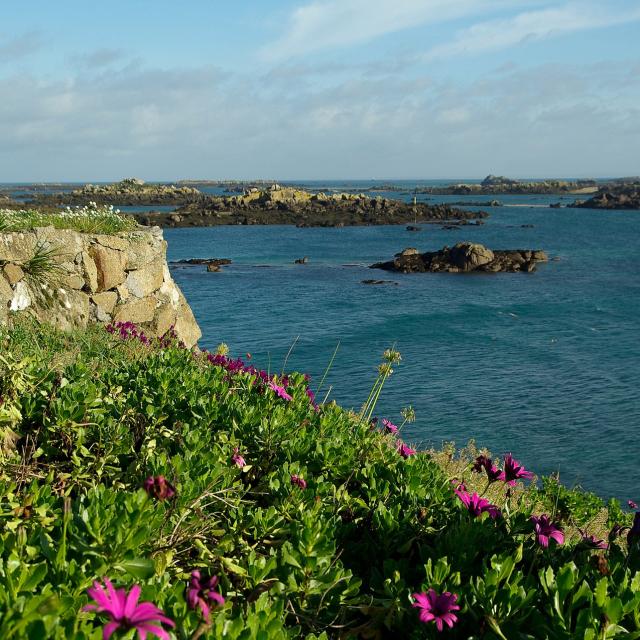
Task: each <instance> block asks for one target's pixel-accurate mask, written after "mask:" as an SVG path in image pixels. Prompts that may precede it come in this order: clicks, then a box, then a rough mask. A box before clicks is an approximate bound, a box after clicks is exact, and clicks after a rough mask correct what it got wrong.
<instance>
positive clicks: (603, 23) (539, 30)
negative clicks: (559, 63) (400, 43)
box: [424, 1, 640, 60]
mask: <svg viewBox="0 0 640 640" xmlns="http://www.w3.org/2000/svg"><path fill="white" fill-rule="evenodd" d="M636 20H640V7H639V6H638V4H637V3H635V6H629V5H628V4H626V6H621V4H620V3H619V2H615V1H614V2H607V3H604V2H603V3H601V4H597V5H596V4H593V3H590V2H570V3H568V4H565V5H563V6H560V7H552V8H547V9H541V10H537V11H528V12H523V13H520V14H518V15H516V16H514V17H512V18H504V19H497V20H490V21H487V22H482V23H479V24H475V25H473V26H471V27H469V28H467V29H463V30H461V31H459V32H458V33H457V35H456V37H455V39H454V40H453V41H452V42H448V43H445V44H442V45H439V46H436V47H433V48H432V49H431V50H430V51H428V52H427V53H426V55H425V56H424V59H426V60H433V59H436V58H449V57H452V56H457V55H464V54H476V53H483V52H485V51H492V50H498V49H505V48H507V47H511V46H514V45H517V44H520V43H523V42H529V41H532V40H542V39H545V38H551V37H556V36H560V35H563V34H566V33H571V32H575V31H583V30H586V29H597V28H602V27H611V26H615V25H618V24H624V23H627V22H633V21H636Z"/></svg>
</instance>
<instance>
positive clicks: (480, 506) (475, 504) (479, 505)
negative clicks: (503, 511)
mask: <svg viewBox="0 0 640 640" xmlns="http://www.w3.org/2000/svg"><path fill="white" fill-rule="evenodd" d="M453 491H454V493H455V494H456V495H457V496H458V498H460V500H461V502H462V504H463V505H464V506H465V507H466V508H467V509H468V511H469V513H470V514H471V515H472V516H474V517H476V518H477V517H478V516H480V515H482V514H483V513H488V514H489V516H490V517H491V518H492V519H493V520H495V519H496V518H497V517H499V516H500V509H498V507H496V506H495V505H493V504H491V503H490V502H489V501H488V500H486V499H485V498H481V497H480V496H479V495H478V494H477V493H474V494H473V495H469V494H468V493H467V492H466V491H464V490H462V491H460V490H458V489H454V490H453Z"/></svg>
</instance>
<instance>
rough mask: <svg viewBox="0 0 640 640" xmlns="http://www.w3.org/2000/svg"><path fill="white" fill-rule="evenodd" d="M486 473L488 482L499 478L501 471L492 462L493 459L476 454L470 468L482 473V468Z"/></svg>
mask: <svg viewBox="0 0 640 640" xmlns="http://www.w3.org/2000/svg"><path fill="white" fill-rule="evenodd" d="M483 469H484V472H485V473H486V474H487V479H488V480H489V482H495V481H496V480H500V474H501V471H500V469H498V467H496V466H495V465H494V464H493V460H491V458H488V457H487V456H478V457H477V458H476V460H475V462H474V463H473V467H472V470H473V471H474V472H475V473H482V470H483Z"/></svg>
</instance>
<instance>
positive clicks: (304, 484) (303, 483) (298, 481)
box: [291, 474, 307, 489]
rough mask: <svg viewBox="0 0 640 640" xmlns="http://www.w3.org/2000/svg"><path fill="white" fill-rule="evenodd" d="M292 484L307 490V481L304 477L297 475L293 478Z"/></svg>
mask: <svg viewBox="0 0 640 640" xmlns="http://www.w3.org/2000/svg"><path fill="white" fill-rule="evenodd" d="M291 484H293V485H296V486H298V487H300V488H301V489H306V488H307V481H306V480H305V479H304V478H303V477H302V476H297V475H295V474H293V475H292V476H291Z"/></svg>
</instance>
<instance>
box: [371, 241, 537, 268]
mask: <svg viewBox="0 0 640 640" xmlns="http://www.w3.org/2000/svg"><path fill="white" fill-rule="evenodd" d="M547 261H548V258H547V254H546V253H545V252H544V251H539V250H530V249H513V250H494V251H492V250H491V249H488V248H487V247H485V246H484V245H481V244H476V243H472V242H459V243H458V244H456V245H455V246H454V247H451V248H449V247H444V248H443V249H440V251H427V252H425V253H418V251H417V250H416V249H405V250H404V251H401V252H400V253H398V254H396V257H395V258H394V259H393V260H391V261H388V262H377V263H376V264H372V265H371V267H370V268H371V269H384V270H386V271H398V272H401V273H425V272H448V273H472V272H485V273H497V272H500V271H510V272H514V271H524V272H527V273H529V272H532V271H535V269H536V263H538V262H547Z"/></svg>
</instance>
